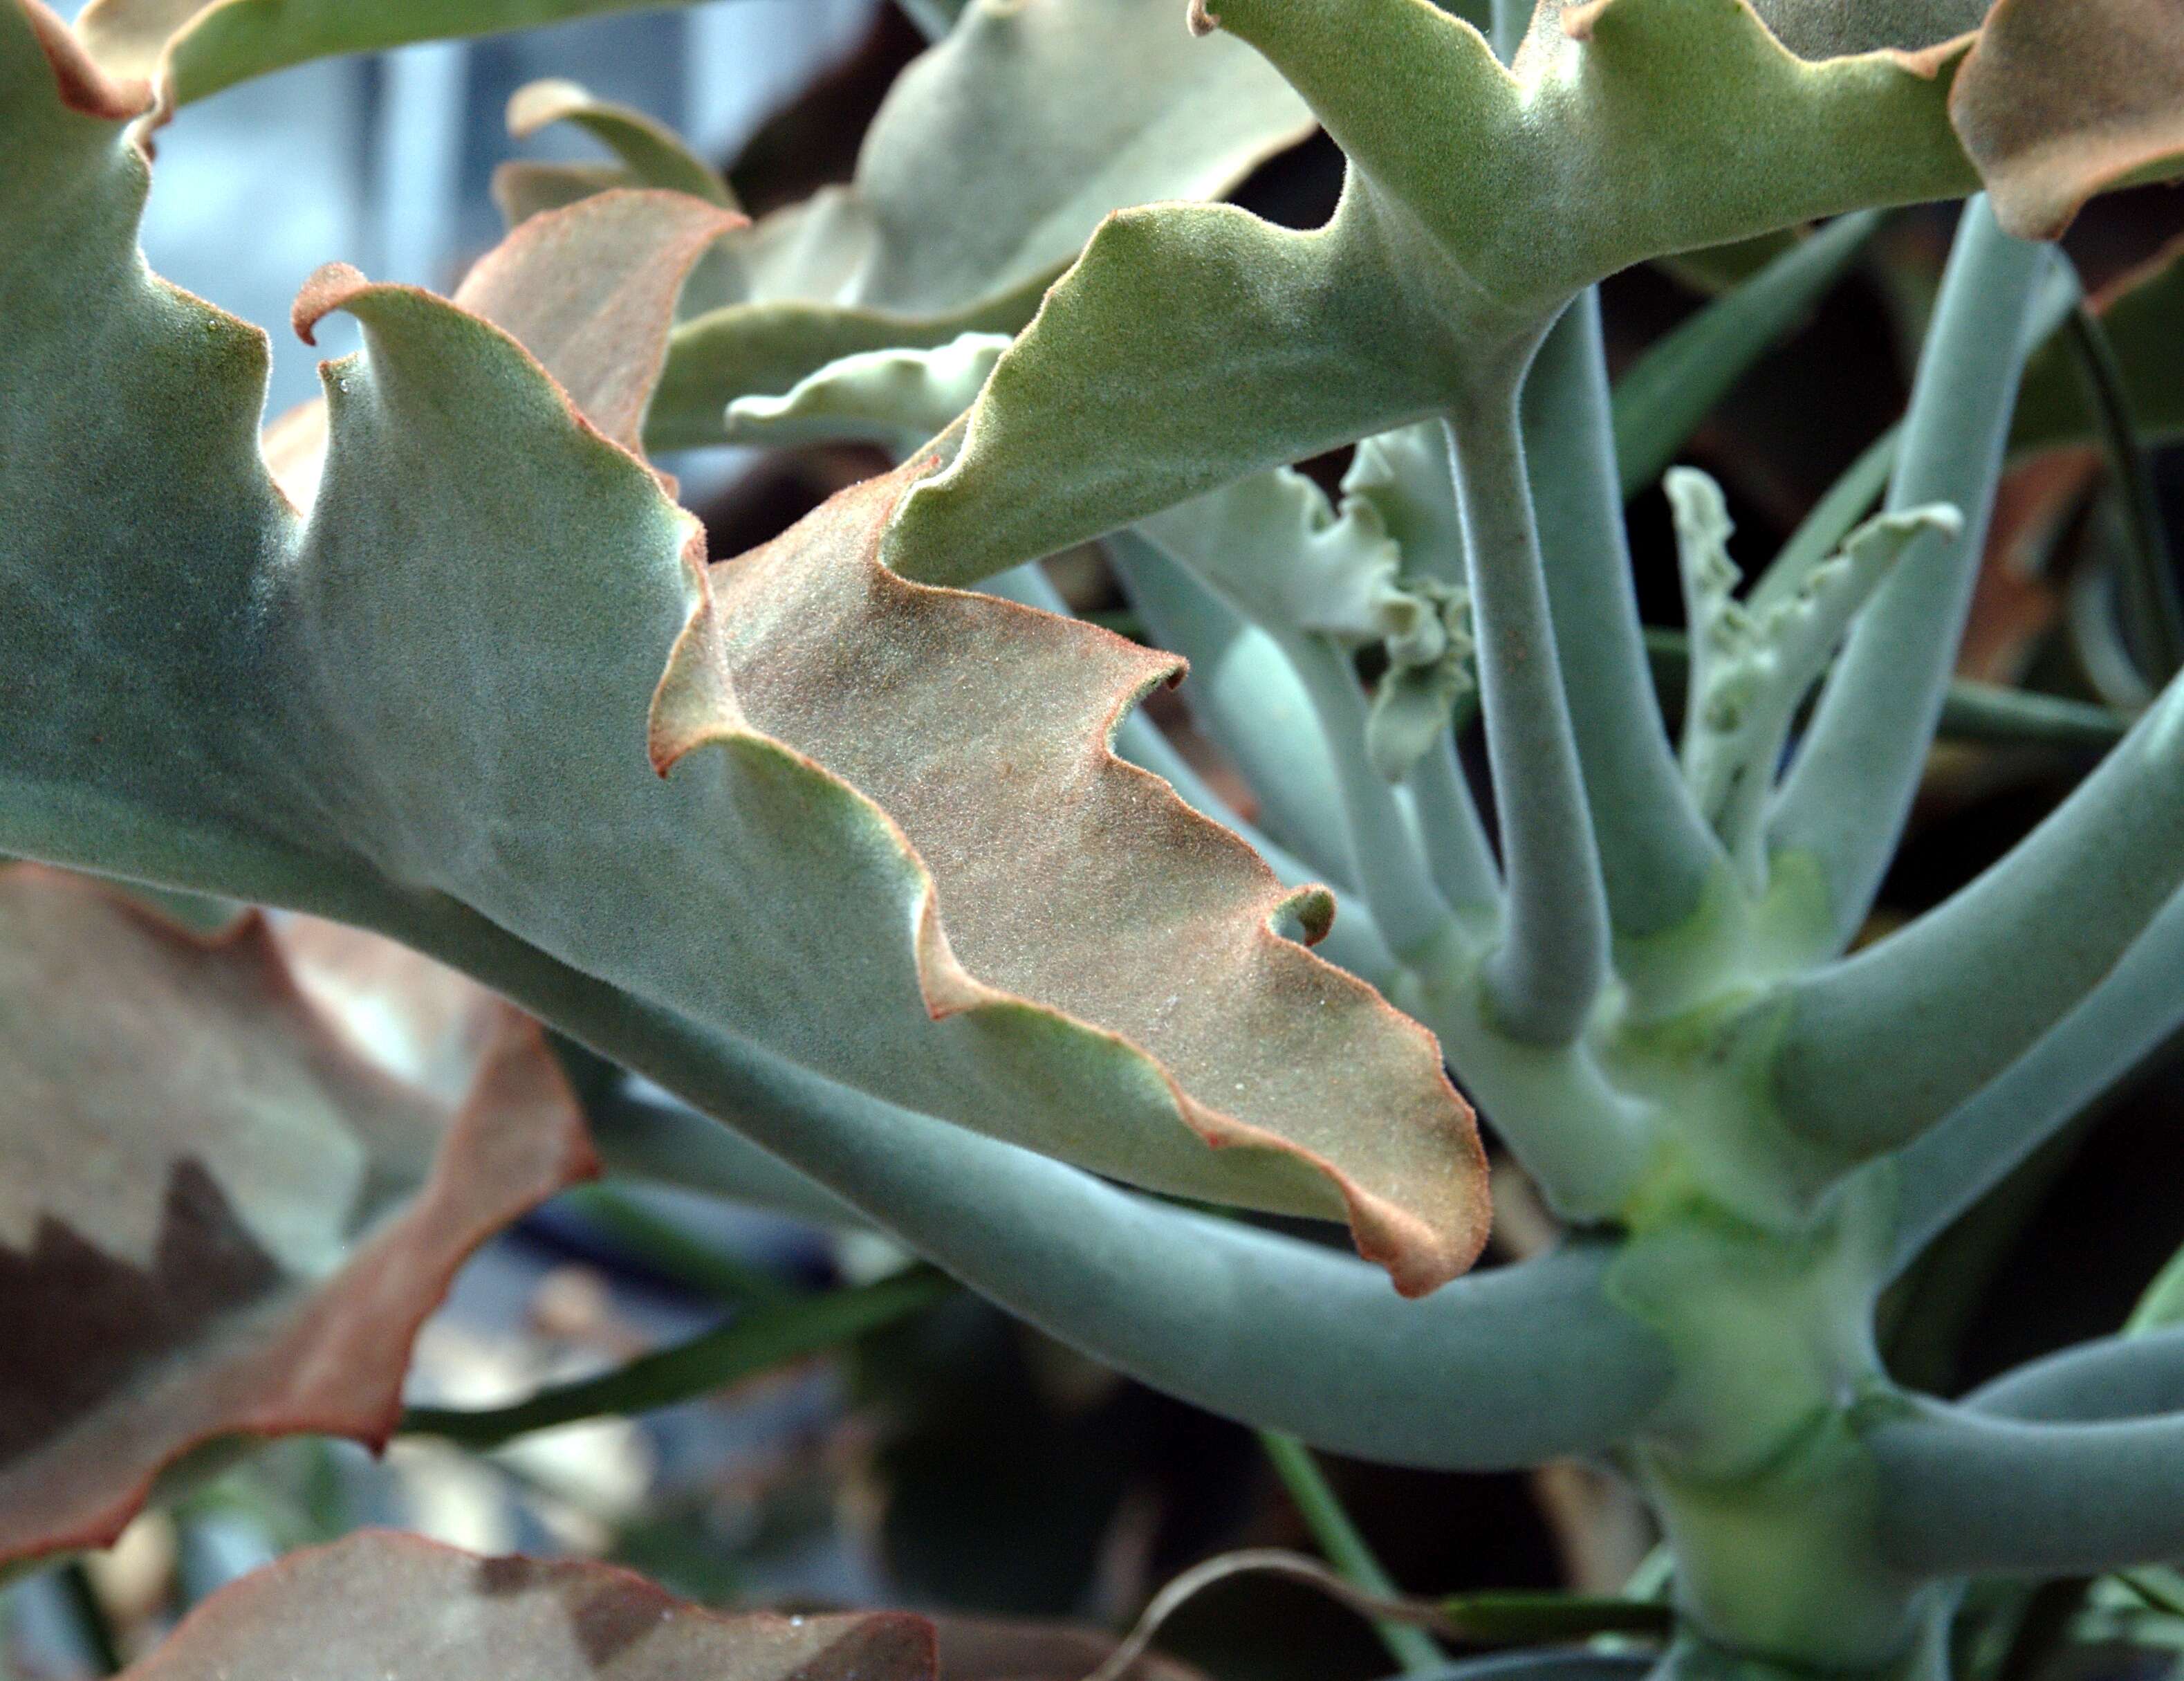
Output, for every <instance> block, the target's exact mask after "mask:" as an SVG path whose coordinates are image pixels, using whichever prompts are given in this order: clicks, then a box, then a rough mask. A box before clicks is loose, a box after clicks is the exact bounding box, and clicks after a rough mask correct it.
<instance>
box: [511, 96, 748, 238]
mask: <svg viewBox="0 0 2184 1681" xmlns="http://www.w3.org/2000/svg"><path fill="white" fill-rule="evenodd" d="M557 122H567V123H574V124H575V125H576V126H577V127H578V128H581V129H582V130H583V131H585V132H586V133H588V134H589V135H591V136H592V137H593V138H594V139H596V140H599V141H600V142H603V143H604V145H605V146H606V148H607V149H608V150H610V151H611V152H612V153H613V154H615V155H616V157H617V158H619V159H621V162H622V166H623V167H624V168H625V169H626V170H628V171H629V173H630V174H631V176H633V177H634V178H635V184H638V185H641V186H644V187H667V188H669V189H671V191H674V192H677V193H688V194H690V195H691V197H693V198H703V199H705V200H707V201H709V202H710V203H712V204H719V205H721V206H722V207H723V208H733V204H734V202H735V201H734V199H733V198H732V197H731V196H730V194H729V192H728V184H727V182H725V181H723V180H722V179H721V172H720V171H719V170H716V169H715V168H714V167H713V166H712V165H710V164H708V163H707V162H706V161H705V159H702V158H700V157H699V156H698V155H697V154H695V153H694V152H692V151H691V150H690V148H688V147H687V146H685V145H684V144H683V143H682V137H681V136H679V135H677V133H676V132H675V131H673V130H672V129H671V128H668V127H667V126H666V125H664V124H662V123H660V122H658V121H656V120H654V119H653V118H651V117H649V116H647V115H646V114H644V113H643V112H642V111H638V110H633V109H631V108H630V107H629V106H627V105H618V104H616V103H614V102H613V101H611V100H608V99H602V98H599V96H598V95H596V94H594V93H593V92H592V91H591V90H590V89H589V88H588V87H584V86H582V84H581V83H578V82H574V81H564V80H561V79H560V78H558V77H557V78H554V79H553V80H550V81H534V82H532V83H530V84H528V85H527V86H526V87H521V88H518V89H517V90H516V92H515V97H514V98H511V99H510V101H509V102H508V131H509V132H510V134H511V135H513V136H515V138H517V139H518V140H524V139H527V138H529V137H531V136H532V135H534V134H536V133H538V131H539V130H540V129H542V128H544V127H546V126H548V125H549V123H557Z"/></svg>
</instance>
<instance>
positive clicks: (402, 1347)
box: [0, 864, 593, 1563]
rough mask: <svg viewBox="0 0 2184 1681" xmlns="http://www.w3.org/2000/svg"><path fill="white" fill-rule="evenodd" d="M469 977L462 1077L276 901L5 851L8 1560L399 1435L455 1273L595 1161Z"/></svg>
mask: <svg viewBox="0 0 2184 1681" xmlns="http://www.w3.org/2000/svg"><path fill="white" fill-rule="evenodd" d="M298 932H302V933H304V934H305V937H309V934H308V930H304V928H303V927H302V925H298ZM343 937H344V938H348V939H351V940H361V939H364V938H365V937H366V936H356V935H345V936H343ZM376 943H377V944H379V945H381V946H382V947H383V946H384V944H385V942H383V941H382V942H376ZM471 995H472V996H471V997H469V998H468V999H466V1000H465V1002H464V1003H463V1004H462V1006H461V1007H460V1012H459V1014H460V1015H461V1017H462V1018H463V1019H462V1037H463V1040H464V1043H463V1044H462V1045H461V1046H460V1048H459V1050H458V1052H457V1053H456V1054H455V1055H454V1057H453V1058H449V1068H450V1072H451V1074H453V1077H451V1078H449V1079H447V1080H445V1081H442V1082H441V1085H442V1088H443V1089H442V1090H441V1091H437V1092H436V1091H434V1090H432V1089H431V1088H429V1087H427V1086H423V1085H420V1084H415V1083H411V1082H409V1081H400V1080H398V1079H396V1078H394V1077H393V1076H392V1075H390V1074H389V1073H388V1072H387V1069H385V1068H384V1067H383V1066H382V1065H380V1064H377V1063H376V1061H374V1060H372V1059H370V1058H367V1057H366V1056H365V1055H364V1054H362V1053H361V1052H360V1051H359V1048H358V1047H356V1046H355V1044H354V1042H352V1041H351V1040H350V1039H349V1038H348V1036H346V1035H345V1034H344V1033H343V1032H342V1031H341V1030H339V1028H338V1027H337V1025H336V1024H335V1023H334V1022H333V1021H332V1020H331V1019H329V1018H328V1017H327V1016H326V1014H324V1013H323V1012H322V1011H320V1009H318V1008H315V1006H314V1004H313V1003H312V1002H311V1001H310V1000H309V998H307V997H306V996H305V994H304V991H302V990H301V989H300V988H299V986H298V982H297V980H296V977H295V974H294V971H293V969H292V965H291V963H290V962H289V960H288V959H287V956H286V955H285V954H284V952H283V951H282V949H281V945H280V943H279V941H278V936H276V934H275V932H274V931H273V930H272V929H271V928H270V925H269V924H267V923H266V922H265V920H264V919H262V918H259V917H256V916H252V917H249V918H247V919H244V920H242V922H240V923H238V924H235V925H234V926H232V927H231V929H230V930H228V931H226V933H224V934H222V935H217V936H214V937H211V938H209V939H208V938H201V937H199V936H198V935H192V934H191V933H189V932H187V931H186V930H183V929H181V928H180V927H176V926H174V925H170V924H168V923H166V922H165V921H164V920H163V919H160V918H159V917H158V916H156V915H155V914H153V913H151V912H149V911H147V910H145V909H143V908H139V907H137V906H136V905H134V904H131V902H127V901H125V899H124V898H123V897H122V896H120V894H119V893H118V892H117V891H114V890H111V889H109V888H107V887H105V886H103V885H97V884H94V883H92V882H91V881H89V880H86V879H85V878H82V877H80V876H73V875H69V874H63V873H61V872H58V871H55V870H50V869H47V868H42V867H41V866H37V865H34V864H11V865H8V866H6V867H4V868H0V1086H4V1088H5V1089H6V1090H7V1092H8V1097H9V1101H8V1109H7V1111H6V1114H4V1116H0V1400H4V1403H5V1405H4V1406H0V1563H6V1562H8V1561H14V1560H19V1559H23V1558H26V1557H31V1556H34V1555H37V1554H40V1553H42V1552H47V1551H50V1550H57V1549H62V1548H68V1547H80V1546H95V1545H101V1544H104V1543H106V1542H108V1541H110V1540H111V1539H113V1538H114V1536H115V1535H116V1534H117V1533H120V1529H121V1527H122V1526H123V1525H124V1524H125V1523H126V1522H127V1521H128V1520H129V1518H130V1517H131V1516H133V1515H134V1514H135V1512H136V1510H137V1509H138V1508H139V1507H140V1506H141V1505H142V1504H143V1502H144V1500H145V1499H146V1498H147V1497H148V1494H149V1492H150V1489H151V1486H152V1483H153V1479H154V1478H155V1477H157V1475H158V1474H159V1472H161V1471H162V1470H164V1468H165V1467H166V1466H169V1465H170V1464H172V1463H174V1462H175V1461H176V1460H180V1459H181V1458H183V1457H184V1456H186V1455H188V1454H189V1453H191V1452H192V1450H194V1449H198V1448H200V1447H202V1446H203V1445H205V1444H209V1443H212V1442H215V1441H218V1440H220V1439H221V1438H228V1437H237V1436H242V1437H253V1438H263V1437H268V1436H275V1435H281V1434H285V1433H288V1432H298V1431H309V1432H321V1433H326V1434H333V1435H344V1436H352V1437H355V1438H359V1439H360V1440H363V1441H367V1442H371V1443H374V1444H377V1443H381V1442H383V1441H385V1440H386V1438H387V1436H388V1435H390V1434H391V1433H392V1432H393V1427H394V1424H395V1421H396V1419H397V1417H398V1414H399V1410H400V1394H401V1388H402V1378H403V1373H404V1370H405V1369H406V1367H407V1365H408V1363H409V1344H410V1341H411V1338H413V1337H414V1336H415V1332H416V1330H417V1327H418V1326H419V1325H420V1324H421V1322H422V1321H423V1320H424V1318H425V1316H426V1315H427V1314H428V1313H430V1312H431V1311H432V1309H433V1308H434V1307H436V1306H437V1304H438V1302H439V1298H440V1296H441V1294H442V1293H443V1291H444V1290H445V1288H446V1286H447V1283H448V1279H449V1277H450V1276H452V1274H453V1273H454V1269H455V1268H456V1266H457V1265H460V1263H461V1261H462V1260H463V1259H464V1258H465V1256H466V1255H467V1254H469V1253H470V1251H471V1249H472V1248H474V1247H475V1246H476V1244H477V1243H480V1242H482V1240H483V1239H485V1238H486V1237H489V1236H491V1235H492V1234H493V1232H494V1231H498V1230H499V1229H500V1227H502V1226H504V1225H506V1224H507V1223H508V1222H509V1221H510V1220H514V1219H515V1218H516V1217H517V1216H518V1215H521V1214H522V1213H524V1212H525V1211H526V1209H529V1208H531V1207H532V1206H533V1205H534V1204H537V1203H538V1202H540V1201H543V1199H544V1198H547V1197H549V1196H550V1195H552V1194H553V1193H554V1192H555V1191H557V1190H559V1189H560V1188H561V1187H563V1186H565V1185H566V1184H569V1183H571V1182H572V1181H575V1180H577V1179H580V1178H582V1177H584V1176H588V1174H589V1173H590V1172H591V1171H592V1170H593V1160H592V1156H591V1152H590V1148H589V1146H588V1144H587V1142H586V1141H585V1136H584V1129H583V1125H582V1119H581V1117H580V1115H579V1114H578V1113H577V1106H576V1103H575V1100H574V1098H573V1097H572V1096H571V1093H570V1092H569V1091H568V1089H567V1087H566V1086H565V1085H564V1084H563V1082H562V1081H561V1080H560V1075H559V1074H558V1072H557V1071H556V1069H555V1068H554V1063H553V1060H552V1058H551V1057H550V1056H549V1054H548V1053H547V1052H546V1050H545V1047H544V1045H543V1042H542V1041H541V1039H540V1038H539V1036H538V1031H537V1030H536V1029H535V1028H533V1027H532V1026H530V1025H528V1024H526V1023H524V1022H522V1021H521V1019H520V1018H518V1017H517V1016H516V1015H515V1013H514V1012H513V1011H512V1010H510V1009H509V1008H507V1007H506V1006H504V1005H501V1004H499V1003H498V1002H493V1001H491V1000H487V999H484V998H483V997H482V996H481V995H477V994H476V989H474V988H473V989H471ZM448 1025H449V1026H451V1027H453V1026H454V1019H453V1017H452V1016H451V1017H450V1018H449V1019H448ZM457 1066H459V1067H460V1072H459V1073H454V1069H455V1067H457ZM449 1091H452V1092H453V1095H452V1096H449V1095H445V1093H446V1092H449Z"/></svg>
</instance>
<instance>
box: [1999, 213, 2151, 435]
mask: <svg viewBox="0 0 2184 1681" xmlns="http://www.w3.org/2000/svg"><path fill="white" fill-rule="evenodd" d="M2091 302H2092V307H2093V309H2094V310H2096V311H2097V312H2098V315H2099V316H2100V318H2101V326H2102V327H2103V330H2104V331H2105V332H2107V334H2108V338H2109V343H2111V344H2112V345H2114V347H2115V354H2116V362H2117V365H2118V366H2120V368H2121V370H2122V371H2123V383H2124V394H2125V396H2126V398H2127V399H2129V401H2130V404H2131V417H2132V419H2133V420H2135V421H2136V422H2137V424H2138V428H2139V433H2140V435H2141V436H2142V438H2144V439H2145V440H2146V441H2147V442H2148V443H2163V444H2166V443H2172V442H2174V441H2175V440H2176V438H2178V437H2180V436H2184V335H2180V334H2179V333H2178V332H2177V331H2176V323H2177V321H2179V320H2184V240H2176V241H2173V242H2171V243H2170V245H2169V246H2168V247H2167V248H2166V249H2164V250H2162V251H2161V252H2160V253H2159V254H2158V255H2156V256H2154V257H2153V259H2151V260H2149V261H2148V262H2147V263H2145V264H2144V265H2142V266H2140V267H2138V268H2136V269H2133V270H2131V271H2130V272H2128V273H2126V274H2124V275H2122V276H2119V277H2118V278H2117V279H2116V280H2115V281H2114V282H2112V283H2110V284H2109V286H2107V287H2105V288H2103V290H2102V291H2101V293H2100V294H2099V295H2098V296H2097V297H2095V298H2093V299H2092V300H2091ZM2093 437H2094V432H2093V424H2092V412H2091V410H2090V409H2089V407H2088V405H2087V394H2086V385H2085V378H2084V376H2083V375H2082V374H2081V372H2080V371H2079V368H2078V365H2077V361H2076V359H2075V357H2073V356H2072V355H2071V354H2070V347H2069V346H2068V345H2067V344H2066V343H2064V339H2063V337H2062V335H2060V334H2058V335H2057V336H2055V337H2054V338H2050V339H2049V340H2048V342H2047V343H2045V344H2043V345H2042V346H2041V347H2040V349H2038V350H2036V351H2035V352H2034V353H2033V355H2032V358H2031V360H2030V361H2028V362H2027V363H2026V364H2025V383H2024V384H2023V386H2022V387H2021V388H2020V390H2019V392H2018V397H2017V413H2016V416H2015V418H2014V420H2013V421H2012V422H2011V425H2010V434H2009V444H2010V448H2011V449H2012V450H2046V449H2053V448H2054V447H2055V446H2056V445H2058V444H2083V443H2091V442H2092V440H2093Z"/></svg>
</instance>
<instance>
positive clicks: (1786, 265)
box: [1615, 210, 1880, 500]
mask: <svg viewBox="0 0 2184 1681" xmlns="http://www.w3.org/2000/svg"><path fill="white" fill-rule="evenodd" d="M1879 226H1880V215H1878V214H1877V213H1875V212H1874V211H1870V210H1866V211H1859V212H1857V213H1855V214H1853V215H1847V216H1841V217H1838V218H1837V219H1836V221H1833V222H1831V223H1830V224H1829V225H1828V226H1827V227H1826V228H1825V229H1823V230H1822V231H1821V232H1819V233H1817V234H1815V235H1814V236H1813V237H1811V238H1810V239H1807V240H1802V241H1800V242H1799V243H1797V244H1796V245H1794V246H1792V247H1791V249H1789V250H1787V251H1786V252H1784V253H1783V254H1781V255H1780V256H1779V257H1777V258H1776V259H1775V260H1774V261H1773V262H1771V263H1769V265H1767V266H1766V267H1765V268H1763V269H1762V270H1761V271H1759V272H1758V274H1756V275H1754V276H1752V278H1751V279H1750V280H1748V281H1747V282H1745V283H1744V284H1743V285H1741V286H1740V287H1738V288H1736V290H1735V291H1733V292H1731V293H1729V294H1728V295H1727V296H1725V297H1723V298H1720V299H1717V300H1715V301H1714V302H1713V303H1712V304H1708V306H1707V307H1706V308H1705V309H1703V310H1700V311H1699V312H1698V313H1697V315H1695V316H1692V317H1691V319H1690V320H1689V321H1685V322H1684V323H1683V324H1682V325H1681V326H1680V327H1677V328H1676V329H1675V331H1674V332H1670V333H1669V334H1667V335H1666V336H1665V337H1663V338H1661V339H1659V340H1658V341H1657V342H1656V343H1653V344H1652V345H1650V346H1648V347H1647V349H1646V355H1644V356H1643V357H1642V358H1641V359H1640V360H1638V361H1637V362H1636V363H1635V364H1634V365H1633V366H1631V367H1630V370H1629V371H1627V372H1626V373H1624V376H1623V377H1622V378H1621V379H1619V380H1618V381H1617V382H1616V385H1615V458H1616V466H1617V468H1618V470H1619V472H1621V473H1622V475H1623V494H1624V499H1625V500H1628V499H1629V498H1630V497H1632V496H1635V495H1636V494H1638V493H1639V492H1640V491H1641V490H1645V489H1650V488H1651V487H1652V485H1653V484H1655V483H1658V480H1659V479H1660V477H1661V474H1662V473H1663V471H1665V470H1666V469H1667V467H1668V465H1669V462H1670V461H1674V459H1675V457H1676V452H1677V451H1678V450H1680V449H1682V448H1683V446H1684V444H1685V442H1686V441H1687V440H1688V439H1689V438H1690V437H1691V433H1693V432H1694V431H1695V430H1697V427H1698V424H1699V422H1701V421H1702V420H1703V419H1705V418H1706V415H1707V411H1708V410H1710V409H1712V408H1713V405H1715V404H1716V403H1718V402H1719V401H1720V400H1721V399H1722V398H1723V396H1724V395H1725V394H1727V392H1728V390H1729V388H1730V387H1731V386H1732V385H1734V384H1736V382H1737V381H1738V380H1739V379H1740V378H1741V377H1743V376H1744V374H1745V373H1746V372H1747V371H1748V370H1749V369H1750V368H1751V367H1752V364H1753V363H1755V362H1757V361H1758V360H1759V359H1760V358H1761V357H1762V356H1763V355H1766V353H1767V351H1768V350H1769V349H1770V348H1772V347H1773V346H1774V344H1775V343H1776V342H1777V341H1778V340H1779V339H1780V338H1781V337H1782V336H1783V334H1785V333H1786V332H1788V331H1789V330H1790V329H1791V327H1795V326H1796V325H1797V322H1798V321H1799V320H1800V319H1802V317H1803V316H1804V315H1805V314H1806V312H1807V311H1808V310H1810V309H1811V308H1812V306H1813V305H1814V303H1816V302H1817V301H1818V300H1819V299H1820V298H1821V296H1822V295H1824V294H1825V293H1826V292H1827V290H1828V289H1829V288H1830V287H1832V286H1833V285H1834V284H1835V283H1836V281H1837V280H1839V279H1840V278H1841V276H1842V274H1843V271H1845V270H1846V269H1847V268H1848V267H1849V266H1850V265H1851V263H1852V262H1853V260H1855V259H1856V258H1857V256H1858V252H1859V251H1860V250H1861V249H1864V245H1865V242H1866V241H1867V240H1868V239H1869V238H1870V237H1872V235H1873V232H1874V230H1875V228H1877V227H1879Z"/></svg>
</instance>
